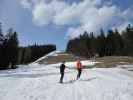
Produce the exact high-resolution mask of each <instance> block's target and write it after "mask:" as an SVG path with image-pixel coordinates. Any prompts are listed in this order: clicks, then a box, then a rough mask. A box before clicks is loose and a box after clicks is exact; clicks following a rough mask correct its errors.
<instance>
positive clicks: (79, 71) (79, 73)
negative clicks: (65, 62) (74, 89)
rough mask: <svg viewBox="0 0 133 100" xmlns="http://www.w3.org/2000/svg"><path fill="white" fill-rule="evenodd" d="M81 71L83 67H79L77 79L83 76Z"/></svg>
mask: <svg viewBox="0 0 133 100" xmlns="http://www.w3.org/2000/svg"><path fill="white" fill-rule="evenodd" d="M81 72H82V69H78V74H77V79H79V78H80V76H81Z"/></svg>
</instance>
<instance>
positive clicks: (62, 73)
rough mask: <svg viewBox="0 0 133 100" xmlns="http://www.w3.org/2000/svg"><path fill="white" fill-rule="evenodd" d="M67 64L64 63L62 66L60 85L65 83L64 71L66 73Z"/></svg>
mask: <svg viewBox="0 0 133 100" xmlns="http://www.w3.org/2000/svg"><path fill="white" fill-rule="evenodd" d="M65 67H66V66H65V62H62V64H61V65H60V74H61V77H60V83H63V78H64V71H65Z"/></svg>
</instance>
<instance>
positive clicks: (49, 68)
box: [0, 61, 133, 100]
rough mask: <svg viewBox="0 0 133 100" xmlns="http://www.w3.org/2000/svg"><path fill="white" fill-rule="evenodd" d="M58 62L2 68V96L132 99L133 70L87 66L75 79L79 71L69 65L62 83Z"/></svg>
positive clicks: (2, 99) (4, 99) (9, 99)
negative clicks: (78, 77)
mask: <svg viewBox="0 0 133 100" xmlns="http://www.w3.org/2000/svg"><path fill="white" fill-rule="evenodd" d="M82 63H83V64H84V65H87V64H88V66H91V65H94V64H95V62H91V61H82ZM74 64H75V62H67V63H66V65H67V66H71V67H74ZM58 66H59V64H52V65H39V64H37V63H34V64H33V63H32V64H30V65H20V67H19V68H18V69H15V70H7V71H0V100H133V76H132V75H133V74H132V73H133V72H130V71H127V70H125V69H122V68H120V67H117V68H92V69H84V70H83V72H82V75H81V78H80V79H79V80H77V81H75V78H76V75H77V71H76V70H75V69H74V68H73V69H71V68H66V70H65V76H64V83H63V84H60V83H58V81H59V78H60V74H59V68H58Z"/></svg>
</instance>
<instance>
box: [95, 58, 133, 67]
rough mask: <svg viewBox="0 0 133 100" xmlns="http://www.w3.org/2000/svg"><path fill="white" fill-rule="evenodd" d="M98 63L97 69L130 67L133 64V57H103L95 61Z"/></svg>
mask: <svg viewBox="0 0 133 100" xmlns="http://www.w3.org/2000/svg"><path fill="white" fill-rule="evenodd" d="M95 60H96V61H97V62H101V63H97V64H96V65H95V66H96V67H104V68H109V67H115V66H117V65H128V64H133V57H127V56H107V57H101V58H96V59H95Z"/></svg>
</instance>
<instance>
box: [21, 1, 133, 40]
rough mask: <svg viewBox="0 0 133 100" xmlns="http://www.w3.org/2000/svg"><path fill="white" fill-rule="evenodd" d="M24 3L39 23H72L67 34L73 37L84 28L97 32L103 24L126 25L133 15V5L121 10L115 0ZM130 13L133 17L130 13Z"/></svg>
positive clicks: (40, 24)
mask: <svg viewBox="0 0 133 100" xmlns="http://www.w3.org/2000/svg"><path fill="white" fill-rule="evenodd" d="M26 1H27V2H28V3H27V2H26ZM22 4H23V6H24V7H25V8H31V9H32V15H33V22H34V23H35V24H36V25H39V26H45V25H49V24H54V25H69V26H70V27H69V28H68V33H67V36H69V37H71V38H73V37H77V36H79V34H82V33H83V31H84V30H86V31H88V32H92V31H93V32H97V31H99V30H100V29H101V28H104V29H108V28H113V27H118V28H119V27H122V26H124V25H125V23H127V22H128V21H129V20H130V19H131V18H132V16H133V13H132V14H131V12H132V10H131V8H128V9H126V10H125V11H121V10H120V8H119V7H117V6H116V5H113V4H112V3H111V2H107V1H105V3H104V0H83V1H81V2H79V3H75V2H73V3H72V4H69V3H67V2H66V1H64V0H23V3H22ZM129 14H130V15H131V17H129V16H127V15H129ZM73 25H74V26H75V25H78V26H77V27H73Z"/></svg>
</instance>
